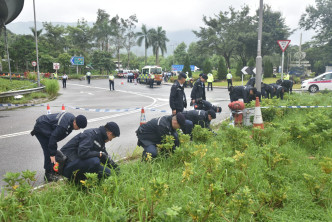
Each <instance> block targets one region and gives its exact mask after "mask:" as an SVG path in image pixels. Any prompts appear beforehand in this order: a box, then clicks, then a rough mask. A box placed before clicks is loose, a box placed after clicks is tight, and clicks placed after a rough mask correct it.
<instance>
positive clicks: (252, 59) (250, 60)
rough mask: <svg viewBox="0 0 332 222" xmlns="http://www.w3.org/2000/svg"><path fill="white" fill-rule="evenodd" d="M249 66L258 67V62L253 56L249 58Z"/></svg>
mask: <svg viewBox="0 0 332 222" xmlns="http://www.w3.org/2000/svg"><path fill="white" fill-rule="evenodd" d="M248 66H249V67H251V68H255V67H256V62H255V59H254V58H253V57H252V58H250V59H249V61H248Z"/></svg>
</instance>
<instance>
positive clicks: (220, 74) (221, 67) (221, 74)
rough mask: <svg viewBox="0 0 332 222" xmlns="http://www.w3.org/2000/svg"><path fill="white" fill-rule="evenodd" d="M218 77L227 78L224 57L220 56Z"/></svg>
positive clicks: (220, 78)
mask: <svg viewBox="0 0 332 222" xmlns="http://www.w3.org/2000/svg"><path fill="white" fill-rule="evenodd" d="M217 75H218V79H219V80H223V79H226V75H227V68H226V63H225V59H224V57H222V56H220V59H219V63H218V74H217Z"/></svg>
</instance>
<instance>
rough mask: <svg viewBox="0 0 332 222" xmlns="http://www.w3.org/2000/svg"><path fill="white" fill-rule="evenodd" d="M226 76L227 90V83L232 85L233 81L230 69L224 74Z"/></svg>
mask: <svg viewBox="0 0 332 222" xmlns="http://www.w3.org/2000/svg"><path fill="white" fill-rule="evenodd" d="M226 78H227V88H228V91H229V85H230V86H233V82H232V81H233V80H232V78H233V76H232V73H231V71H229V72H228V74H227V75H226Z"/></svg>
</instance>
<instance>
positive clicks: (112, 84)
mask: <svg viewBox="0 0 332 222" xmlns="http://www.w3.org/2000/svg"><path fill="white" fill-rule="evenodd" d="M108 79H109V82H110V91H112V88H113V90H114V75H113V74H112V73H111V74H110V75H109V76H108Z"/></svg>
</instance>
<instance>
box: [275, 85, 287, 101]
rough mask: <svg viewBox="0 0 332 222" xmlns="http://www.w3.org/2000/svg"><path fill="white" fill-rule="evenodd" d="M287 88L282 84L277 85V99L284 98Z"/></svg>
mask: <svg viewBox="0 0 332 222" xmlns="http://www.w3.org/2000/svg"><path fill="white" fill-rule="evenodd" d="M285 91H286V88H285V87H283V86H280V85H276V86H275V95H276V96H277V99H279V98H280V99H281V100H283V99H284V94H285Z"/></svg>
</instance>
